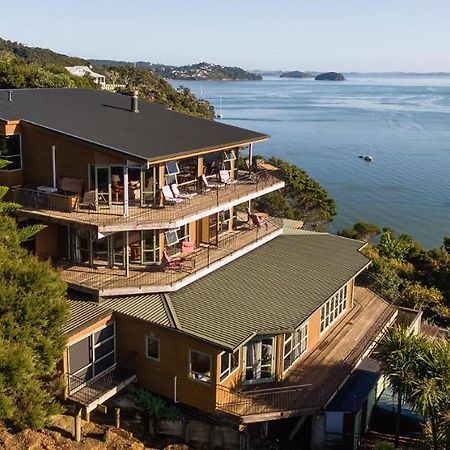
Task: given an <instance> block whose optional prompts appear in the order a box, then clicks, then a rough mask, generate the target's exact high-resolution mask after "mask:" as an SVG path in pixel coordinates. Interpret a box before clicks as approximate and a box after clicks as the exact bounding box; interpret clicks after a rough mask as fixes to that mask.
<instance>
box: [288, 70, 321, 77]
mask: <svg viewBox="0 0 450 450" xmlns="http://www.w3.org/2000/svg"><path fill="white" fill-rule="evenodd" d="M315 75H316V74H315V73H314V72H301V71H300V70H293V71H292V72H283V73H282V74H281V75H280V78H314V76H315Z"/></svg>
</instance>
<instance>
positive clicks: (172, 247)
mask: <svg viewBox="0 0 450 450" xmlns="http://www.w3.org/2000/svg"><path fill="white" fill-rule="evenodd" d="M164 234H165V236H166V243H167V249H166V250H167V253H168V254H169V255H170V256H173V255H176V254H177V253H180V252H181V248H182V244H183V242H184V241H188V240H189V224H186V225H183V226H182V227H180V228H176V229H174V230H167V231H166V232H165V233H164Z"/></svg>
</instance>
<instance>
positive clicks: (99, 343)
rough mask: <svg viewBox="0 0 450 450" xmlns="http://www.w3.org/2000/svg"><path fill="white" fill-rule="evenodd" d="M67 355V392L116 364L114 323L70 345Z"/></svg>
mask: <svg viewBox="0 0 450 450" xmlns="http://www.w3.org/2000/svg"><path fill="white" fill-rule="evenodd" d="M68 353H69V374H70V375H71V377H70V379H69V390H71V391H73V390H75V389H78V388H80V387H81V386H82V382H83V381H88V380H90V379H91V378H94V377H96V376H97V375H100V374H101V373H102V372H104V371H105V370H107V369H110V368H111V367H113V366H114V365H115V364H116V341H115V326H114V322H113V323H110V324H109V325H107V326H106V327H104V328H102V329H100V330H98V331H96V332H95V333H92V334H91V335H89V336H87V337H85V338H83V339H81V340H80V341H78V342H76V343H74V344H72V345H71V346H70V347H69V349H68Z"/></svg>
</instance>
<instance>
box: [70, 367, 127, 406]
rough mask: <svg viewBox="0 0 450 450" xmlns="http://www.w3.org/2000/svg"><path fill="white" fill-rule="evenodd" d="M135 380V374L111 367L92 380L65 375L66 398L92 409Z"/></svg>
mask: <svg viewBox="0 0 450 450" xmlns="http://www.w3.org/2000/svg"><path fill="white" fill-rule="evenodd" d="M133 381H136V375H134V374H131V373H129V372H126V371H123V370H119V369H117V368H115V367H114V368H113V369H111V370H107V371H106V372H104V373H102V374H101V375H100V376H98V377H96V378H93V379H92V380H88V381H86V380H84V379H83V378H80V377H77V376H75V375H70V374H68V375H67V387H68V397H67V398H68V399H69V400H72V401H73V402H75V403H78V404H80V405H83V406H85V407H86V409H87V411H88V412H90V411H93V410H94V409H95V408H96V407H97V406H98V405H100V404H102V403H103V402H105V401H106V400H108V399H109V398H111V397H113V396H114V395H115V394H117V392H119V391H121V390H122V389H123V388H125V387H126V386H128V385H129V384H130V383H132V382H133Z"/></svg>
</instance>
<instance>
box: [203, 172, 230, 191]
mask: <svg viewBox="0 0 450 450" xmlns="http://www.w3.org/2000/svg"><path fill="white" fill-rule="evenodd" d="M202 183H203V187H204V189H205V191H206V192H208V191H209V190H211V189H218V188H220V187H223V186H225V184H224V183H219V182H218V181H211V180H208V178H206V175H204V174H203V175H202Z"/></svg>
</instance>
